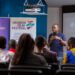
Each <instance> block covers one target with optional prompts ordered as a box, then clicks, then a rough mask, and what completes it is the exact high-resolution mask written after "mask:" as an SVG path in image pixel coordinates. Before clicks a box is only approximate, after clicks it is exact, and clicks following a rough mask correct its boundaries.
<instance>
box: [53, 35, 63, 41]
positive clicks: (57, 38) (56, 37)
mask: <svg viewBox="0 0 75 75" xmlns="http://www.w3.org/2000/svg"><path fill="white" fill-rule="evenodd" d="M54 38H55V39H56V40H60V41H61V40H62V39H61V38H60V37H58V36H54Z"/></svg>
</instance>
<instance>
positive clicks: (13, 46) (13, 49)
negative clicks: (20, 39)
mask: <svg viewBox="0 0 75 75" xmlns="http://www.w3.org/2000/svg"><path fill="white" fill-rule="evenodd" d="M16 45H17V44H16V41H15V40H13V39H11V40H10V41H9V44H8V46H9V51H8V54H9V55H10V57H13V56H14V54H15V52H16Z"/></svg>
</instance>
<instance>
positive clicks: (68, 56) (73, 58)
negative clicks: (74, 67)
mask: <svg viewBox="0 0 75 75" xmlns="http://www.w3.org/2000/svg"><path fill="white" fill-rule="evenodd" d="M68 47H69V49H68V50H67V51H66V52H64V59H63V63H64V64H66V63H69V64H75V37H71V38H70V39H69V40H68Z"/></svg>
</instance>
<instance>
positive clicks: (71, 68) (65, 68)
mask: <svg viewBox="0 0 75 75" xmlns="http://www.w3.org/2000/svg"><path fill="white" fill-rule="evenodd" d="M57 74H58V75H63V74H75V64H65V65H64V64H62V65H60V69H59V70H58V71H57Z"/></svg>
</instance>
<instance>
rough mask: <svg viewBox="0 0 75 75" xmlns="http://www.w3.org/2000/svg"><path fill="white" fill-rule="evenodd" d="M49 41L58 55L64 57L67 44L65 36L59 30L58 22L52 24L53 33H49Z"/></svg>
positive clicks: (51, 47) (51, 48)
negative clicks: (64, 47)
mask: <svg viewBox="0 0 75 75" xmlns="http://www.w3.org/2000/svg"><path fill="white" fill-rule="evenodd" d="M48 43H49V46H50V50H52V51H54V52H56V53H57V56H58V57H61V58H62V57H63V46H65V45H66V40H65V36H64V34H63V33H61V32H60V31H59V26H58V24H54V25H53V26H52V33H51V34H50V35H49V38H48Z"/></svg>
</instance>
